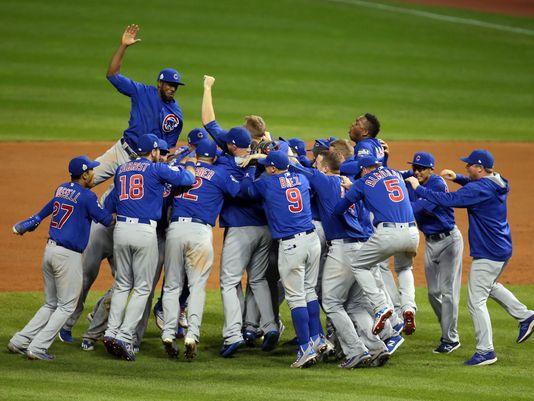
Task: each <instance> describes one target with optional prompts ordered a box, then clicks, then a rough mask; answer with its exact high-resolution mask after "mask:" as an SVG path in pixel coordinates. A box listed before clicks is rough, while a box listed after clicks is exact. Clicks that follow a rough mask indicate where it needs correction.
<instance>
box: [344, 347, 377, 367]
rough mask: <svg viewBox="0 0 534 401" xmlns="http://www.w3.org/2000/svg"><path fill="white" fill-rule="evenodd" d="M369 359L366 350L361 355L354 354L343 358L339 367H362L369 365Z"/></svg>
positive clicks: (369, 356)
mask: <svg viewBox="0 0 534 401" xmlns="http://www.w3.org/2000/svg"><path fill="white" fill-rule="evenodd" d="M371 359H372V358H371V355H370V354H369V352H367V351H366V352H364V353H363V354H361V355H356V356H353V357H350V358H347V359H345V360H344V361H343V363H341V364H340V365H339V367H340V368H343V369H355V368H363V367H365V366H367V365H369V363H370V362H371Z"/></svg>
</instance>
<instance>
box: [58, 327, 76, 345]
mask: <svg viewBox="0 0 534 401" xmlns="http://www.w3.org/2000/svg"><path fill="white" fill-rule="evenodd" d="M58 337H59V339H60V340H61V342H62V343H67V344H72V343H73V342H74V338H72V331H70V330H65V329H61V330H59V334H58Z"/></svg>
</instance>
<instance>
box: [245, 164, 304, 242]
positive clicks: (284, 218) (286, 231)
mask: <svg viewBox="0 0 534 401" xmlns="http://www.w3.org/2000/svg"><path fill="white" fill-rule="evenodd" d="M248 188H249V193H250V195H251V197H253V198H258V197H261V198H263V208H264V210H265V213H266V214H267V217H268V219H267V221H268V223H269V229H270V231H271V236H272V238H273V239H280V238H284V237H288V236H291V235H294V234H298V233H301V232H305V231H309V230H313V229H314V225H313V223H312V214H311V206H310V183H309V182H308V179H307V178H306V177H305V176H304V175H303V174H296V173H292V172H285V173H282V174H274V175H268V174H263V175H262V176H261V177H260V178H259V179H258V180H256V181H254V182H253V183H252V185H250V186H249V187H248Z"/></svg>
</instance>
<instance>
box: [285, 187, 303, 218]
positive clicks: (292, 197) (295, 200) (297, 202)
mask: <svg viewBox="0 0 534 401" xmlns="http://www.w3.org/2000/svg"><path fill="white" fill-rule="evenodd" d="M286 199H287V201H288V202H289V205H288V206H287V207H288V209H289V211H290V212H291V213H300V212H302V196H301V195H300V190H299V189H298V188H288V189H286Z"/></svg>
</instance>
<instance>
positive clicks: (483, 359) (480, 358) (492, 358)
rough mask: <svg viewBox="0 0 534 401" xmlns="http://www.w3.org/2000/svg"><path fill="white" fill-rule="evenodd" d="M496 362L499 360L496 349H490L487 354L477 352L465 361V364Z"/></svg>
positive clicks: (489, 363)
mask: <svg viewBox="0 0 534 401" xmlns="http://www.w3.org/2000/svg"><path fill="white" fill-rule="evenodd" d="M495 362H497V355H495V351H490V352H486V353H485V354H480V353H478V352H475V353H474V354H473V356H472V357H471V359H469V360H468V361H465V364H466V365H468V366H484V365H492V364H494V363H495Z"/></svg>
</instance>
